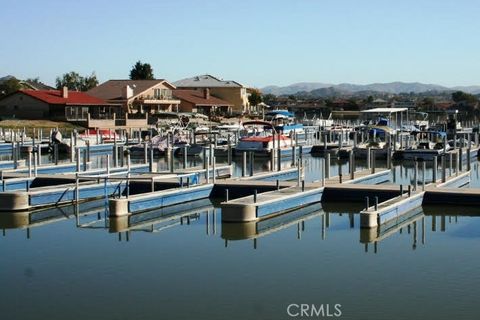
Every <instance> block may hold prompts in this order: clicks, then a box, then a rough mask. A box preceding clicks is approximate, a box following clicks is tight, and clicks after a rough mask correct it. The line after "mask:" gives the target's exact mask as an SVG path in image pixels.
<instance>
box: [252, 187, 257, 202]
mask: <svg viewBox="0 0 480 320" xmlns="http://www.w3.org/2000/svg"><path fill="white" fill-rule="evenodd" d="M253 203H257V189H255V190H253Z"/></svg>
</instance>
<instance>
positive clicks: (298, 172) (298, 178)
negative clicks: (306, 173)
mask: <svg viewBox="0 0 480 320" xmlns="http://www.w3.org/2000/svg"><path fill="white" fill-rule="evenodd" d="M301 180H302V162H301V161H300V160H299V161H298V166H297V185H298V186H299V185H300V181H301Z"/></svg>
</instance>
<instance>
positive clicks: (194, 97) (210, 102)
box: [173, 89, 232, 106]
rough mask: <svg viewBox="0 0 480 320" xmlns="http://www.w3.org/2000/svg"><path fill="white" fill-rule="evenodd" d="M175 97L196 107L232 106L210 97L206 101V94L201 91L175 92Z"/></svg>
mask: <svg viewBox="0 0 480 320" xmlns="http://www.w3.org/2000/svg"><path fill="white" fill-rule="evenodd" d="M173 96H174V97H176V98H177V99H180V100H184V101H187V102H190V103H193V104H195V105H201V106H231V105H232V104H231V103H229V102H227V101H225V100H222V99H220V98H217V97H214V96H212V95H210V96H209V98H208V99H205V96H204V93H203V92H202V91H200V90H179V89H177V90H174V91H173Z"/></svg>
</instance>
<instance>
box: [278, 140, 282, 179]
mask: <svg viewBox="0 0 480 320" xmlns="http://www.w3.org/2000/svg"><path fill="white" fill-rule="evenodd" d="M277 137H278V140H277V141H278V144H277V171H282V148H281V147H280V135H279V134H278V135H277Z"/></svg>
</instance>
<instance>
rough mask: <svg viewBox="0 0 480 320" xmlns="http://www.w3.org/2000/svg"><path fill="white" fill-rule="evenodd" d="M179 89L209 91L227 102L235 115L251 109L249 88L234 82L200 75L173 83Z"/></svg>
mask: <svg viewBox="0 0 480 320" xmlns="http://www.w3.org/2000/svg"><path fill="white" fill-rule="evenodd" d="M173 84H174V85H175V86H176V87H177V89H188V90H198V91H200V93H202V92H203V90H204V89H209V93H210V95H212V96H214V97H217V98H220V99H222V100H224V101H227V102H228V103H229V104H231V105H232V111H233V112H235V113H245V112H248V111H249V109H250V104H249V102H248V93H247V87H245V86H243V85H242V84H240V83H238V82H236V81H232V80H221V79H218V78H216V77H214V76H212V75H209V74H205V75H199V76H195V77H191V78H187V79H183V80H179V81H176V82H174V83H173Z"/></svg>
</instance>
